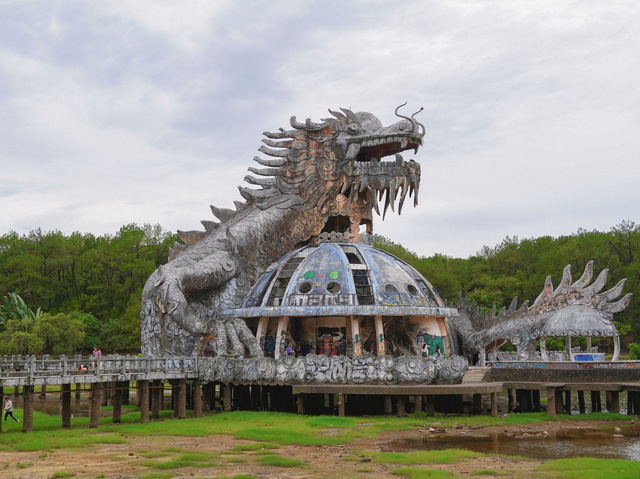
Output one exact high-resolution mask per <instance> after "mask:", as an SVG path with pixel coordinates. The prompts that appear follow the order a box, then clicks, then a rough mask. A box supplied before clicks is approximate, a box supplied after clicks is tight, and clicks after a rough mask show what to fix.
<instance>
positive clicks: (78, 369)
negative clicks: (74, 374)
mask: <svg viewBox="0 0 640 479" xmlns="http://www.w3.org/2000/svg"><path fill="white" fill-rule="evenodd" d="M76 371H78V372H80V373H86V372H87V367H86V366H85V365H84V364H79V365H78V367H77V368H76Z"/></svg>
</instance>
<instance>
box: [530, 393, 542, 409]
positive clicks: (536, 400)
mask: <svg viewBox="0 0 640 479" xmlns="http://www.w3.org/2000/svg"><path fill="white" fill-rule="evenodd" d="M531 397H532V400H533V410H534V411H535V412H540V390H539V389H534V390H533V391H531Z"/></svg>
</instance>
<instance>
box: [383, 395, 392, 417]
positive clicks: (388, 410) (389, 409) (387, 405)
mask: <svg viewBox="0 0 640 479" xmlns="http://www.w3.org/2000/svg"><path fill="white" fill-rule="evenodd" d="M384 413H385V414H386V415H387V416H390V415H391V414H392V413H393V405H392V404H391V396H385V397H384Z"/></svg>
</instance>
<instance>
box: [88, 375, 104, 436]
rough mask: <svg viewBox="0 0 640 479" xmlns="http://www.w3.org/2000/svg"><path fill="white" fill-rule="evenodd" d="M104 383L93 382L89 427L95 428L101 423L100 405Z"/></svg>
mask: <svg viewBox="0 0 640 479" xmlns="http://www.w3.org/2000/svg"><path fill="white" fill-rule="evenodd" d="M103 389H104V385H103V384H102V383H93V384H92V385H91V394H90V396H89V427H91V428H95V427H98V425H99V424H100V405H101V404H102V392H103Z"/></svg>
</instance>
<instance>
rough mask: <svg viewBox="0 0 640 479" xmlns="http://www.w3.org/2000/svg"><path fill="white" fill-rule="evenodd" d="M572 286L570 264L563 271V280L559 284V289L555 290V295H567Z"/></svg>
mask: <svg viewBox="0 0 640 479" xmlns="http://www.w3.org/2000/svg"><path fill="white" fill-rule="evenodd" d="M570 284H571V265H570V264H568V265H566V266H565V267H564V269H563V270H562V279H561V280H560V283H558V287H557V288H556V289H555V291H554V292H553V294H564V293H566V290H567V288H568V287H569V285H570Z"/></svg>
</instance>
